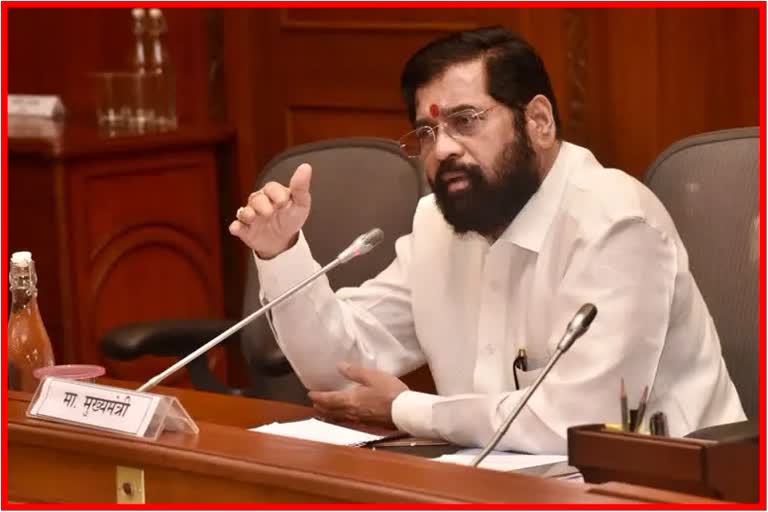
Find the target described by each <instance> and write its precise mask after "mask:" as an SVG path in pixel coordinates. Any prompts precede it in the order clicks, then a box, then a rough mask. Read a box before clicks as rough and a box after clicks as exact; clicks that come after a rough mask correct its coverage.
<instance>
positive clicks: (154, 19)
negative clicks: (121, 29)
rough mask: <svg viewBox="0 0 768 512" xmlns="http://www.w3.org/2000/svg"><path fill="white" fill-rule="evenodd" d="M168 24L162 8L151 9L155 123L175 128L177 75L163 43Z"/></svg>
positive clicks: (150, 68) (149, 30)
mask: <svg viewBox="0 0 768 512" xmlns="http://www.w3.org/2000/svg"><path fill="white" fill-rule="evenodd" d="M167 31H168V26H167V25H166V23H165V18H164V17H163V11H161V10H160V9H154V8H153V9H150V10H149V21H148V28H147V34H148V41H149V70H150V73H151V74H152V80H153V81H154V87H153V90H154V92H155V94H154V98H155V102H154V111H155V123H156V124H157V126H158V127H159V128H161V129H173V128H176V126H177V121H176V76H175V73H174V70H173V65H172V64H171V59H170V58H169V55H168V51H167V49H166V47H165V45H164V44H163V36H164V34H165V33H166V32H167Z"/></svg>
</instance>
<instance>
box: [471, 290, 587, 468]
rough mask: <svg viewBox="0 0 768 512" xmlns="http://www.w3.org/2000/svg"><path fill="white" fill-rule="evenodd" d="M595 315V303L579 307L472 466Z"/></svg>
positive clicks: (495, 441) (507, 426)
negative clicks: (541, 367) (553, 348)
mask: <svg viewBox="0 0 768 512" xmlns="http://www.w3.org/2000/svg"><path fill="white" fill-rule="evenodd" d="M595 316H597V308H596V307H595V306H594V305H593V304H590V303H586V304H584V305H583V306H581V307H580V308H579V310H578V311H577V312H576V314H575V315H574V316H573V318H572V319H571V321H570V322H568V326H567V327H566V328H565V333H563V337H562V338H561V339H560V342H559V343H558V344H557V349H556V350H555V353H554V354H552V357H551V358H550V359H549V362H547V365H546V366H545V367H544V370H542V372H541V374H540V375H539V376H538V377H537V378H536V380H535V381H534V382H533V384H532V385H531V387H529V388H528V391H527V392H526V393H525V395H523V398H521V399H520V401H519V402H518V403H517V405H516V406H515V409H514V410H513V411H512V413H511V414H510V415H509V417H507V419H506V420H505V421H504V423H503V424H502V425H501V427H500V428H499V430H497V431H496V433H495V434H494V435H493V438H492V439H491V440H490V441H489V442H488V444H487V445H486V447H485V448H483V450H482V451H481V452H480V453H479V454H477V456H476V457H475V458H474V459H473V460H472V462H471V465H472V466H474V467H476V466H477V465H479V464H480V463H481V462H482V461H483V459H485V457H487V456H488V454H489V453H491V451H493V449H494V448H496V445H497V444H499V441H501V438H502V437H503V436H504V434H506V433H507V430H509V427H510V426H511V425H512V422H513V421H515V418H517V415H518V414H520V411H522V410H523V407H525V404H527V403H528V400H530V398H531V395H533V392H534V391H536V389H537V388H538V387H539V384H541V381H543V380H544V377H546V376H547V374H548V373H549V371H550V370H551V369H552V367H553V366H555V363H556V362H557V360H558V359H560V356H562V355H563V354H564V353H565V351H566V350H568V349H569V348H571V345H573V342H575V341H576V340H577V339H579V337H581V335H582V334H584V333H585V332H587V329H589V326H590V324H591V323H592V320H594V319H595Z"/></svg>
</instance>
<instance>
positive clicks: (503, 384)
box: [230, 27, 744, 453]
mask: <svg viewBox="0 0 768 512" xmlns="http://www.w3.org/2000/svg"><path fill="white" fill-rule="evenodd" d="M402 89H403V96H404V98H405V101H406V104H407V106H408V110H409V115H410V118H411V121H412V122H413V124H414V128H415V130H414V131H412V132H410V133H409V134H407V135H406V136H404V137H403V138H402V139H401V145H402V147H403V150H404V151H406V152H407V153H408V154H410V155H411V156H415V157H418V158H420V159H421V160H422V162H423V165H424V168H425V172H426V174H427V178H428V180H429V182H430V184H431V186H432V189H433V192H434V194H433V195H431V196H428V197H425V198H424V199H423V200H422V201H421V202H420V204H419V206H418V208H417V211H416V214H415V217H414V222H413V231H412V233H411V234H409V235H407V236H404V237H402V238H400V239H399V240H398V241H397V243H396V254H397V256H396V259H395V261H394V262H392V264H391V265H390V266H389V267H388V268H387V269H385V270H384V271H383V272H382V273H381V274H379V275H378V276H376V277H375V278H373V279H371V280H369V281H367V282H366V283H364V284H363V285H362V286H360V287H359V288H344V289H341V290H339V291H338V292H337V293H335V294H334V293H333V291H332V290H331V289H330V287H329V286H328V282H327V280H326V279H320V280H318V281H316V282H315V283H314V284H312V285H311V286H310V287H309V288H308V289H306V290H304V291H303V292H301V293H300V294H298V295H296V296H295V297H294V298H292V299H291V300H289V301H287V302H286V303H284V304H283V305H281V306H278V307H277V308H275V310H274V327H275V329H276V333H277V337H278V342H279V344H280V347H281V348H282V350H283V352H284V353H285V355H286V357H288V359H289V360H290V361H291V363H292V365H293V367H294V369H295V370H296V373H297V374H298V376H299V377H300V379H301V380H302V382H303V383H304V385H305V386H307V388H308V389H310V390H312V391H310V398H311V399H312V400H313V402H314V403H315V407H316V408H317V409H318V410H319V411H320V413H321V414H323V415H325V416H328V417H336V418H347V419H356V420H358V419H359V420H363V421H380V422H381V421H383V422H392V423H394V424H395V425H396V426H397V427H398V428H400V429H402V430H405V431H407V432H409V433H411V434H413V435H419V436H430V437H441V438H444V439H447V440H449V441H452V442H454V443H457V444H460V445H465V446H481V445H483V444H485V443H486V442H487V441H488V440H489V439H490V438H491V436H492V435H493V432H494V431H495V430H496V429H497V428H498V427H499V426H500V425H501V424H502V423H503V421H504V418H505V417H506V416H507V415H508V414H509V412H510V411H511V410H512V409H513V408H514V406H515V404H516V403H517V402H518V400H520V398H521V397H522V395H523V393H524V389H525V387H527V386H529V385H530V384H531V383H532V382H533V380H534V378H535V377H536V375H538V373H539V372H540V371H541V369H542V368H543V366H544V364H545V363H546V361H547V359H548V358H549V357H550V356H551V355H552V354H553V352H554V349H555V347H556V345H557V343H558V341H559V339H560V337H561V336H562V333H563V331H564V329H565V326H566V325H567V323H568V322H569V320H570V319H571V317H572V316H573V315H574V313H575V312H576V311H577V310H578V309H579V307H580V306H581V305H582V304H583V303H585V302H591V303H594V304H595V305H596V306H597V308H598V311H599V313H598V316H597V318H596V320H595V321H594V323H593V324H592V326H591V329H590V330H589V332H587V334H585V335H584V337H583V338H582V339H581V340H579V341H578V342H577V343H576V344H575V345H574V346H573V347H572V348H571V350H570V351H569V352H568V353H567V354H565V355H564V356H563V358H562V359H561V360H560V362H559V363H558V365H557V366H555V368H554V369H553V370H552V372H551V373H550V374H549V376H548V377H547V379H546V380H545V381H544V382H543V383H542V385H541V387H540V388H539V390H538V392H537V393H536V394H535V395H534V396H533V398H532V399H531V401H530V402H529V403H528V405H527V406H526V407H525V408H524V409H523V411H522V413H521V414H520V416H519V417H518V418H517V420H516V422H515V423H514V424H513V425H512V427H511V428H510V430H509V431H508V432H507V434H506V435H505V436H504V438H503V439H502V441H501V443H500V444H499V448H500V449H509V450H521V451H528V452H534V453H536V452H549V453H564V452H565V450H566V430H567V428H568V427H569V426H572V425H579V424H586V423H602V422H609V423H617V422H619V421H620V407H619V390H620V382H621V379H622V378H623V379H624V381H625V383H626V389H627V394H628V397H629V402H630V404H637V403H638V401H639V399H640V395H641V393H642V390H643V388H644V387H645V386H646V385H647V386H648V387H649V390H650V392H649V398H648V403H647V410H648V411H649V413H652V412H655V411H663V412H664V413H665V414H666V416H667V421H668V428H669V432H670V434H671V435H674V436H677V435H683V434H685V433H688V432H690V431H692V430H695V429H698V428H701V427H705V426H709V425H714V424H719V423H725V422H731V421H739V420H742V419H744V413H743V410H742V407H741V403H740V401H739V397H738V395H737V393H736V390H735V388H734V386H733V383H732V382H731V379H730V377H729V375H728V370H727V369H726V367H725V363H724V361H723V359H722V356H721V351H720V342H719V339H718V337H717V332H716V330H715V326H714V324H713V321H712V318H711V316H710V315H709V312H708V311H707V307H706V305H705V303H704V301H703V299H702V297H701V294H700V293H699V290H698V288H697V286H696V283H695V281H694V279H693V277H692V276H691V274H690V271H689V268H688V261H687V254H686V251H685V248H684V247H683V244H682V242H681V240H680V237H679V236H678V234H677V231H676V230H675V226H674V225H673V223H672V220H671V219H670V217H669V215H668V214H667V212H666V211H665V209H664V208H663V206H662V205H661V204H660V203H659V201H658V200H657V199H656V198H655V196H654V195H653V194H652V193H651V192H650V191H648V190H647V189H646V188H645V187H644V186H643V185H642V184H640V183H639V182H638V181H637V180H635V179H634V178H632V177H630V176H628V175H626V174H624V173H623V172H621V171H617V170H613V169H605V168H603V167H602V166H601V165H600V164H599V162H598V161H597V160H596V159H595V157H594V156H593V155H592V154H591V153H590V152H589V151H588V150H586V149H584V148H581V147H578V146H575V145H573V144H570V143H568V142H565V141H562V139H561V138H560V122H559V119H558V113H557V104H556V101H555V97H554V94H553V93H552V88H551V85H550V82H549V78H548V76H547V73H546V71H545V69H544V66H543V64H542V62H541V60H540V58H539V57H538V56H537V55H536V53H535V52H534V50H533V49H532V48H531V47H530V46H529V45H528V44H527V43H526V42H525V41H523V40H522V39H520V38H519V37H518V36H516V35H515V34H512V33H510V32H508V31H507V30H505V29H503V28H499V27H492V28H485V29H478V30H473V31H469V32H464V33H461V34H455V35H452V36H448V37H447V38H444V39H441V40H438V41H436V42H434V43H432V44H430V45H428V46H427V47H425V48H423V49H422V50H420V51H419V52H417V53H416V54H415V55H414V56H413V57H412V58H411V59H410V60H409V62H408V63H407V64H406V67H405V70H404V72H403V75H402ZM310 179H311V168H310V167H309V166H308V165H307V164H302V165H301V166H299V167H298V168H297V170H296V172H295V174H294V176H293V178H292V179H291V182H290V184H289V186H288V187H284V186H282V185H280V184H277V183H268V184H267V185H265V186H264V188H263V189H261V190H259V191H258V192H255V193H254V194H252V195H251V197H249V200H248V204H247V205H246V206H244V207H243V208H240V209H239V210H238V213H237V220H236V221H235V222H233V223H232V225H231V226H230V231H231V232H232V234H234V235H236V236H238V237H240V238H241V239H242V240H243V242H245V243H246V244H247V245H248V246H249V247H250V248H252V249H253V250H254V251H255V257H256V262H257V266H258V270H259V278H260V282H261V286H262V293H263V295H264V297H265V298H268V299H269V298H274V297H275V296H277V295H278V294H280V293H282V292H283V291H285V290H286V289H288V288H289V287H291V286H293V285H294V284H296V283H298V282H299V281H301V280H303V279H304V278H305V277H306V276H308V275H310V274H311V273H312V272H313V271H315V270H316V269H318V268H319V265H318V264H317V263H316V262H315V261H314V260H313V259H312V257H311V254H310V250H309V247H308V246H307V243H306V241H305V240H304V238H303V236H302V234H301V231H300V229H301V226H302V225H303V224H304V222H305V220H306V219H307V216H308V215H309V211H310V199H311V196H310V191H309V190H310ZM521 349H522V350H524V351H525V355H526V364H525V365H522V364H519V363H520V359H519V358H518V355H519V354H522V353H521V352H520V350H521ZM516 359H517V360H518V364H517V365H516V364H515V360H516ZM424 363H427V364H428V365H429V368H430V370H431V372H432V375H433V377H434V380H435V385H436V388H437V392H438V395H430V394H425V393H419V392H415V391H410V390H408V388H407V387H406V385H405V384H404V383H403V382H402V381H401V380H399V379H398V378H397V377H398V376H402V375H404V374H405V373H408V372H409V371H411V370H413V369H415V368H418V367H419V366H421V365H422V364H424ZM649 415H650V414H649ZM649 415H646V418H647V417H648V416H649Z"/></svg>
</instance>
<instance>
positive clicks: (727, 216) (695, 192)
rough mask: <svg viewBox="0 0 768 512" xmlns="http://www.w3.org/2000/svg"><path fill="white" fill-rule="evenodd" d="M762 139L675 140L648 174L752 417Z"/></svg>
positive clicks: (723, 135)
mask: <svg viewBox="0 0 768 512" xmlns="http://www.w3.org/2000/svg"><path fill="white" fill-rule="evenodd" d="M759 144H760V142H759V133H758V128H737V129H731V130H722V131H718V132H712V133H704V134H701V135H696V136H693V137H689V138H686V139H683V140H681V141H679V142H677V143H675V144H673V145H672V146H670V147H669V148H668V149H667V150H666V151H664V153H662V154H661V156H659V157H658V158H657V159H656V161H655V162H654V163H653V164H652V165H651V167H650V168H649V169H648V172H647V173H646V175H645V183H646V185H647V186H648V187H649V188H650V189H651V190H653V192H654V193H655V194H656V195H657V196H658V197H659V199H660V200H661V202H662V203H663V204H664V206H665V207H666V208H667V210H668V211H669V213H670V215H671V216H672V219H673V220H674V222H675V225H676V226H677V230H678V232H679V233H680V237H681V238H682V240H683V243H684V244H685V246H686V249H687V250H688V256H689V260H690V267H691V272H692V273H693V276H694V278H695V279H696V282H697V284H698V286H699V289H700V290H701V293H702V295H703V296H704V300H705V301H706V303H707V306H708V308H709V311H710V313H711V315H712V317H713V318H714V321H715V325H716V326H717V331H718V334H719V335H720V342H721V343H722V349H723V357H724V359H725V363H726V365H727V366H728V371H729V373H730V375H731V378H732V379H733V382H734V384H735V385H736V389H737V390H738V393H739V397H740V398H741V402H742V404H743V406H744V410H745V412H746V414H747V416H748V417H750V418H756V417H757V411H758V353H759V352H758V341H759V340H758V338H759V334H758V323H759V318H758V308H759V298H758V285H759V258H760V235H759V233H760V225H759V222H760V219H759V206H758V200H759V188H758V187H759V186H760V183H759V172H760V171H759V163H758V162H759V161H758V153H759Z"/></svg>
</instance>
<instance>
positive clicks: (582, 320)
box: [557, 302, 597, 352]
mask: <svg viewBox="0 0 768 512" xmlns="http://www.w3.org/2000/svg"><path fill="white" fill-rule="evenodd" d="M596 316H597V307H596V306H595V305H594V304H590V303H589V302H587V303H586V304H584V305H583V306H581V307H580V308H579V310H578V311H577V312H576V314H575V315H574V316H573V319H571V321H570V322H569V323H568V328H567V329H566V331H565V336H564V337H563V339H562V341H560V343H559V344H558V345H557V348H559V349H560V350H562V351H563V352H565V351H566V350H568V349H569V348H571V345H573V342H574V341H576V340H577V339H578V338H579V337H580V336H581V335H582V334H584V333H585V332H587V329H589V326H590V325H591V324H592V320H594V319H595V317H596Z"/></svg>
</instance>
